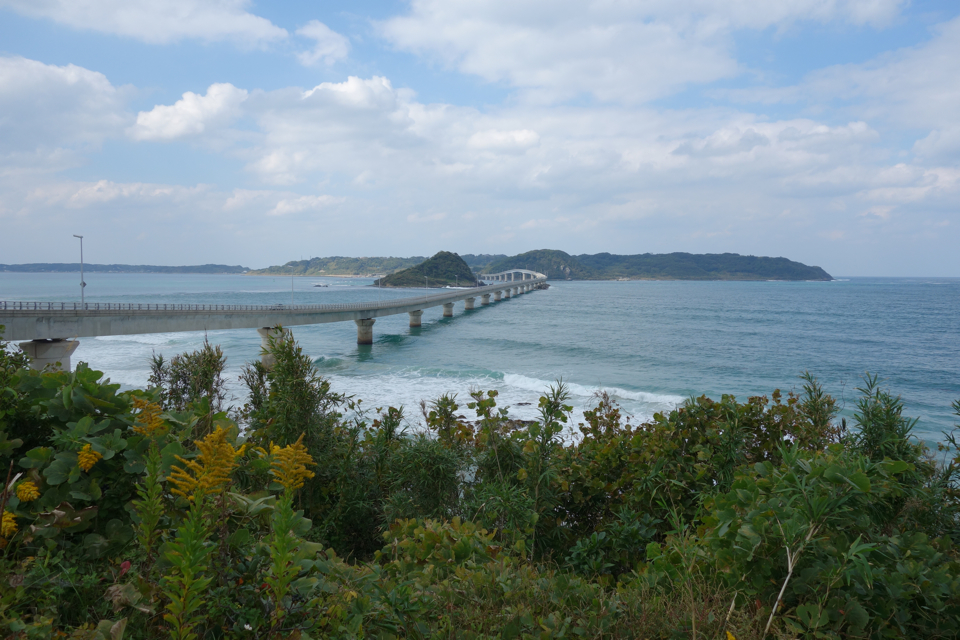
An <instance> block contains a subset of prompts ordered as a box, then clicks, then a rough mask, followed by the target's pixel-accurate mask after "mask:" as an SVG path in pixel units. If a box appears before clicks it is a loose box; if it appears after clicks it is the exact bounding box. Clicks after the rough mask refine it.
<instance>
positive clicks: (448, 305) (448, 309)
mask: <svg viewBox="0 0 960 640" xmlns="http://www.w3.org/2000/svg"><path fill="white" fill-rule="evenodd" d="M443 317H444V318H452V317H453V303H452V302H444V303H443Z"/></svg>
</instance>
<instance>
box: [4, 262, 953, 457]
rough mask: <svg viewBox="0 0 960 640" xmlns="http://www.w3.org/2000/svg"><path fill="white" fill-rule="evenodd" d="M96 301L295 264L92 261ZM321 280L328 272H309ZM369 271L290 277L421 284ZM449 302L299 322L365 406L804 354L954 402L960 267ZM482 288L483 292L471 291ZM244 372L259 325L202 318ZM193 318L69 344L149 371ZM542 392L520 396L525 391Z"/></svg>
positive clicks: (930, 416)
mask: <svg viewBox="0 0 960 640" xmlns="http://www.w3.org/2000/svg"><path fill="white" fill-rule="evenodd" d="M86 280H87V282H88V286H87V301H88V302H90V301H92V302H98V301H99V302H160V303H163V302H167V303H170V302H178V303H222V304H265V303H289V302H290V300H291V291H290V289H291V279H290V278H270V277H252V276H208V275H159V274H142V275H141V274H136V275H134V274H100V273H91V274H87V276H86ZM78 281H79V275H78V274H14V273H0V299H2V300H74V299H78V297H79V295H78V293H79V287H78V286H77V283H78ZM315 283H326V284H329V285H330V286H329V287H328V288H316V287H314V286H313V284H315ZM369 284H370V280H364V279H340V278H297V279H295V280H294V281H293V285H294V288H295V291H294V302H296V303H297V304H306V303H328V302H348V301H360V300H375V299H377V298H378V296H379V297H383V298H388V297H404V296H409V295H417V294H418V291H416V290H391V291H378V290H377V289H375V288H371V287H369V286H367V285H369ZM552 284H553V286H552V287H551V288H550V289H549V290H547V291H537V292H533V293H530V294H526V295H523V296H520V297H518V298H514V299H511V300H505V301H503V302H500V303H497V304H494V305H491V306H490V307H487V308H479V304H478V309H476V310H475V311H472V312H468V313H465V312H464V311H463V307H462V305H459V304H458V305H457V308H456V311H455V317H454V318H441V317H440V315H441V311H440V309H439V308H435V309H430V310H427V311H426V312H425V313H424V317H423V328H421V329H419V330H416V329H410V328H409V327H408V326H407V321H408V320H407V316H406V314H403V315H400V316H393V317H390V318H383V319H380V320H377V323H376V325H375V326H374V335H375V344H374V345H373V346H372V347H358V346H357V344H356V329H355V327H354V325H353V323H337V324H327V325H315V326H309V327H295V328H294V334H295V336H296V337H297V339H298V340H299V341H300V343H301V345H302V346H303V347H304V349H305V350H306V351H307V352H308V353H309V354H311V355H312V356H313V357H314V358H315V359H316V363H317V366H318V367H319V369H320V371H321V372H322V373H323V374H324V375H327V376H329V377H330V378H331V380H332V382H333V384H334V387H335V388H336V389H338V390H340V391H344V392H348V393H351V394H354V395H356V396H358V397H361V398H363V399H364V400H365V404H366V405H367V406H373V407H377V406H386V405H400V404H402V405H404V407H405V408H406V412H407V415H408V417H409V418H410V419H411V422H416V420H417V419H418V418H419V409H418V404H419V401H420V400H421V399H431V398H434V397H436V396H438V395H439V394H441V393H444V392H455V393H458V394H459V396H460V397H461V398H466V395H467V392H468V391H469V390H470V389H471V388H478V387H480V388H484V389H488V388H497V389H499V390H500V392H501V398H502V399H503V403H504V404H506V405H510V406H511V414H513V415H517V416H518V417H529V416H532V415H533V413H534V411H535V406H536V399H537V395H538V393H539V392H540V391H542V390H543V389H545V388H546V386H547V384H549V383H550V382H551V381H553V380H555V379H556V378H559V377H563V379H564V380H565V381H566V382H568V383H570V384H571V389H572V390H573V392H574V398H573V400H574V404H575V405H576V408H577V411H578V413H577V414H576V418H578V419H579V418H580V415H579V412H580V411H582V409H583V408H584V407H585V406H588V405H589V403H590V399H591V396H592V394H593V393H594V392H595V390H596V389H598V388H604V389H606V390H608V391H610V392H612V393H613V394H614V395H615V396H616V398H617V399H618V400H619V401H620V403H621V404H622V405H623V407H624V409H625V410H626V412H627V413H629V414H631V415H634V416H635V417H636V418H637V419H644V418H648V417H649V416H651V415H652V414H653V413H654V412H655V411H661V410H665V409H669V408H671V407H672V406H674V405H675V404H676V403H678V402H680V401H682V400H683V399H684V398H685V397H688V396H690V395H699V394H706V395H708V396H712V397H719V396H720V395H721V394H723V393H730V394H733V395H735V396H737V397H738V398H740V399H746V398H747V397H748V396H753V395H762V394H767V395H769V394H770V393H771V392H772V391H773V390H774V389H777V388H779V389H782V390H783V391H784V392H786V391H788V390H791V389H799V386H800V383H799V380H798V376H799V374H800V373H801V372H803V371H805V370H809V371H810V372H812V373H814V374H815V375H816V376H817V377H818V378H820V380H821V381H822V382H823V383H824V385H825V386H826V388H827V389H828V390H829V391H830V392H831V393H833V394H834V395H835V396H836V397H837V398H838V399H840V401H841V403H842V404H843V406H844V413H845V415H848V416H849V415H851V414H852V410H853V407H854V404H855V402H856V395H857V392H856V391H855V387H857V386H859V384H860V382H861V376H862V375H863V374H864V373H865V372H868V371H869V372H871V373H875V374H878V375H879V376H880V377H881V379H882V380H884V381H885V385H886V386H887V387H888V388H889V389H890V390H892V391H893V392H895V393H897V394H900V395H901V396H902V397H903V399H904V401H905V403H906V407H907V412H908V414H909V415H911V416H915V417H918V418H919V419H920V422H919V424H918V428H917V429H918V431H917V433H918V435H920V436H921V437H923V438H924V439H927V440H931V441H933V440H938V439H940V433H941V432H942V431H943V430H945V429H949V428H950V427H951V426H952V425H953V424H955V423H956V422H957V421H958V419H957V418H956V416H953V414H952V409H951V406H950V404H951V402H952V401H953V400H956V399H958V398H960V279H949V278H925V279H924V278H912V279H891V278H883V279H880V278H877V279H872V278H851V279H849V280H841V281H835V282H642V281H633V282H555V283H552ZM478 302H479V301H478ZM210 339H211V341H214V342H218V343H220V344H221V345H222V347H223V348H224V351H225V353H226V354H227V357H228V359H229V360H228V365H229V369H230V374H231V376H233V377H235V376H236V374H237V373H238V371H239V368H240V366H241V365H242V363H243V362H244V361H246V360H250V359H253V358H255V357H257V353H258V351H259V347H260V339H259V336H258V335H257V333H256V331H254V330H243V331H217V332H211V333H210ZM202 340H203V335H202V334H199V333H182V334H154V335H141V336H114V337H103V338H85V339H82V340H81V346H80V348H79V349H78V350H77V352H76V354H75V356H74V358H75V360H76V359H80V360H85V361H87V362H89V363H91V364H92V365H93V366H95V367H96V368H98V369H100V370H102V371H104V372H105V373H106V374H107V375H108V376H110V377H111V378H112V379H113V380H114V381H118V382H122V383H124V384H127V385H144V384H145V383H146V380H147V376H148V373H149V370H148V358H149V356H150V354H151V352H152V351H153V350H156V351H157V352H159V353H163V354H164V355H167V356H170V355H173V354H175V353H178V352H182V351H185V350H188V349H193V348H196V347H197V346H198V345H199V344H200V343H201V342H202ZM527 402H529V403H532V404H531V405H524V404H521V403H527Z"/></svg>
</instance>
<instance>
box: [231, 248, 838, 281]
mask: <svg viewBox="0 0 960 640" xmlns="http://www.w3.org/2000/svg"><path fill="white" fill-rule="evenodd" d="M441 253H443V254H446V253H447V252H441ZM437 255H440V254H437ZM449 255H451V256H456V255H457V254H453V253H451V254H449ZM435 257H436V256H434V258H435ZM457 257H458V258H459V259H460V261H461V262H463V263H465V264H466V265H468V267H469V268H470V269H472V271H473V272H474V273H476V274H478V277H479V278H481V279H482V278H483V274H487V273H498V272H500V271H506V270H508V269H529V270H531V271H538V272H540V273H543V274H546V275H547V277H549V278H550V279H551V280H785V281H804V280H812V281H829V280H833V277H832V276H831V275H830V274H829V273H827V272H826V271H824V270H823V269H821V268H820V267H811V266H808V265H805V264H803V263H800V262H796V261H793V260H789V259H787V258H782V257H778V258H770V257H764V256H744V255H740V254H737V253H706V254H696V253H662V254H655V253H642V254H634V255H616V254H611V253H597V254H581V255H576V256H573V255H570V254H569V253H566V252H565V251H559V250H556V249H538V250H536V251H527V252H526V253H521V254H519V255H515V256H505V255H491V254H463V255H458V256H457ZM431 259H432V258H431ZM425 261H426V258H422V257H412V258H342V257H333V258H311V259H310V260H301V261H294V262H288V263H286V264H285V265H278V266H273V267H268V268H266V269H258V270H254V271H250V272H248V274H249V275H286V276H291V275H301V276H324V275H326V276H366V277H381V276H386V275H389V274H398V273H400V272H405V271H408V270H410V269H411V268H413V267H415V266H417V265H420V264H423V263H424V262H425ZM457 273H459V272H457ZM414 275H420V282H419V284H416V283H413V281H412V278H413V277H414ZM423 275H428V276H429V274H420V273H419V272H410V273H409V274H408V275H407V276H404V277H405V278H407V277H409V278H411V280H410V282H411V283H412V284H410V285H397V284H391V285H389V286H423V277H422V276H423ZM432 279H433V278H432V277H431V280H432ZM460 280H461V281H462V280H463V278H462V277H461V278H460ZM384 282H386V279H385V278H384ZM391 282H395V281H394V280H391ZM437 283H438V284H437V286H444V285H442V284H439V280H438V281H437Z"/></svg>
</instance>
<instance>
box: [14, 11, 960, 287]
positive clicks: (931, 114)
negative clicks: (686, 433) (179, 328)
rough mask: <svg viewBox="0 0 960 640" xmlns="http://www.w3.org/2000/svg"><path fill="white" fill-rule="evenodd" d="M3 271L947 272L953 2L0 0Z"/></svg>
mask: <svg viewBox="0 0 960 640" xmlns="http://www.w3.org/2000/svg"><path fill="white" fill-rule="evenodd" d="M0 230H2V233H0V263H24V262H75V261H77V259H78V254H79V247H78V241H77V240H76V239H75V238H74V237H73V234H81V235H84V258H85V260H86V261H87V262H96V263H129V264H165V265H176V264H202V263H225V264H241V265H244V266H248V267H253V268H256V267H263V266H267V265H271V264H279V263H283V262H286V261H288V260H296V259H300V258H308V257H311V256H331V255H345V256H377V255H394V256H411V255H431V254H432V253H435V252H436V251H440V250H448V251H456V252H458V253H503V254H514V253H520V252H523V251H528V250H531V249H540V248H551V249H561V250H564V251H567V252H569V253H571V254H580V253H599V252H610V253H619V254H635V253H667V252H672V251H688V252H692V253H723V252H735V253H742V254H753V255H767V256H785V257H788V258H790V259H793V260H798V261H800V262H804V263H806V264H811V265H817V266H821V267H823V268H824V269H826V270H827V271H828V272H830V273H831V274H833V275H835V276H843V275H846V276H919V277H922V276H944V277H960V250H958V247H960V3H958V2H957V1H956V0H913V1H908V0H777V1H776V2H771V1H770V0H643V1H634V2H631V1H629V0H593V1H591V0H572V1H571V0H549V1H547V0H525V1H523V2H517V1H516V0H412V1H409V2H402V1H392V0H384V1H374V0H353V1H352V2H337V1H335V0H330V1H328V2H323V3H319V2H295V1H292V0H278V1H276V2H270V3H268V2H252V1H249V0H164V1H163V2H157V1H156V0H0Z"/></svg>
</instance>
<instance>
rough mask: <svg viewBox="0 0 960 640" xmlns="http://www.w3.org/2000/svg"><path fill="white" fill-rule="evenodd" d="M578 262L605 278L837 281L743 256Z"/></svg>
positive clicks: (794, 265) (602, 256) (607, 257)
mask: <svg viewBox="0 0 960 640" xmlns="http://www.w3.org/2000/svg"><path fill="white" fill-rule="evenodd" d="M577 259H578V260H579V261H580V263H581V264H582V265H584V266H585V267H586V268H588V269H592V270H593V271H595V272H597V273H598V274H600V275H601V277H602V278H604V279H613V278H631V279H653V280H833V278H832V277H831V276H830V274H829V273H827V272H826V271H824V270H823V269H821V268H820V267H809V266H807V265H805V264H801V263H799V262H794V261H793V260H787V259H786V258H766V257H761V256H742V255H740V254H737V253H707V254H693V253H665V254H653V253H644V254H640V255H632V256H622V255H613V254H609V253H598V254H596V255H586V254H584V255H580V256H577Z"/></svg>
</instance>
